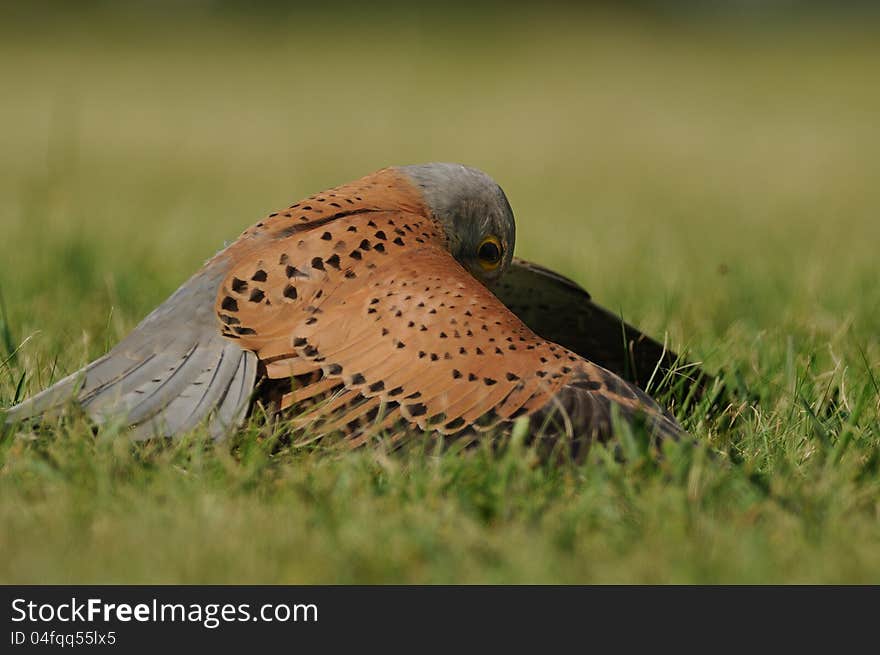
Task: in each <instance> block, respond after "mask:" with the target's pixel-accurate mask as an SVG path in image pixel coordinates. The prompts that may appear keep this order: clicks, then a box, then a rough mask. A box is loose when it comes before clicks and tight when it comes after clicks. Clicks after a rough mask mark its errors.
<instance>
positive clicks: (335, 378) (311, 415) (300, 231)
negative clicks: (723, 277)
mask: <svg viewBox="0 0 880 655" xmlns="http://www.w3.org/2000/svg"><path fill="white" fill-rule="evenodd" d="M514 240H515V225H514V217H513V212H512V210H511V208H510V205H509V203H508V201H507V198H506V197H505V195H504V192H503V191H502V190H501V188H500V187H499V186H498V184H497V183H496V182H495V181H494V180H493V179H492V178H491V177H489V176H488V175H487V174H485V173H483V172H482V171H479V170H476V169H474V168H469V167H466V166H462V165H459V164H446V163H432V164H423V165H414V166H401V167H391V168H385V169H382V170H380V171H378V172H376V173H373V174H371V175H368V176H366V177H364V178H362V179H360V180H357V181H355V182H351V183H349V184H345V185H343V186H339V187H336V188H333V189H330V190H327V191H324V192H322V193H319V194H316V195H313V196H311V197H309V198H307V199H305V200H302V201H300V202H297V203H295V204H293V205H290V206H289V207H287V208H285V209H283V210H280V211H278V212H273V213H271V214H269V215H268V216H267V217H266V218H264V219H263V220H261V221H260V222H258V223H256V224H255V225H253V226H252V227H250V228H248V229H247V230H246V231H245V232H244V233H242V235H241V236H240V237H239V238H238V239H237V240H236V241H235V242H234V243H232V244H231V245H230V246H228V247H227V248H225V249H224V250H222V251H221V252H219V253H218V254H217V255H216V256H214V257H213V258H212V259H210V260H209V261H208V262H207V263H206V264H205V265H204V266H203V267H202V268H201V270H199V271H198V272H197V273H196V274H195V275H194V276H193V277H192V278H190V279H189V280H188V281H187V282H186V283H185V284H183V286H181V287H180V288H179V289H178V290H177V291H176V292H175V293H174V294H173V295H172V296H171V297H170V298H169V299H168V300H167V301H166V302H165V303H163V304H162V305H160V306H159V307H158V308H157V309H155V310H154V311H153V312H152V313H151V314H149V315H148V316H147V317H146V318H145V319H144V320H143V321H142V322H141V323H140V324H139V325H138V326H137V327H136V328H135V329H134V331H133V332H131V334H129V335H128V336H127V337H126V338H125V339H123V340H122V341H121V342H120V343H119V344H118V345H117V346H116V347H114V348H113V349H112V350H110V351H109V352H108V353H107V354H106V355H104V356H103V357H101V358H100V359H98V360H96V361H94V362H92V363H91V364H89V365H87V366H86V367H85V368H83V369H82V370H80V371H78V372H76V373H74V374H72V375H70V376H68V377H66V378H64V379H63V380H61V381H59V382H58V383H56V384H55V385H54V386H52V387H50V388H49V389H47V390H45V391H43V392H42V393H40V394H38V395H36V396H34V397H33V398H31V399H29V400H26V401H25V402H23V403H21V404H20V405H17V406H15V407H13V408H11V409H10V410H8V411H7V416H6V419H5V420H6V422H7V423H12V422H15V423H19V422H22V421H24V420H27V419H39V418H45V417H48V416H51V415H55V414H58V413H59V412H60V411H61V410H62V409H63V408H64V407H65V405H67V404H68V403H70V402H75V403H78V404H79V405H80V406H81V407H82V408H83V410H84V411H85V412H86V413H87V414H88V415H89V416H90V417H91V419H92V420H93V421H94V422H95V423H97V424H99V425H100V424H102V423H106V422H108V421H124V422H125V424H127V425H128V426H130V436H131V438H132V439H135V440H142V439H147V438H151V437H157V436H158V437H162V436H164V437H173V436H175V435H178V434H180V433H183V432H186V431H188V430H191V429H193V428H195V427H196V426H198V425H200V424H206V425H207V426H208V428H209V430H210V432H211V434H212V435H213V436H214V437H215V438H221V437H223V436H224V435H226V434H228V433H229V432H230V431H231V430H233V429H235V428H236V427H237V426H239V425H241V423H242V422H243V421H244V420H245V418H246V416H247V414H248V412H249V410H250V409H251V408H252V407H253V406H254V404H255V403H262V405H263V406H264V407H266V408H268V409H269V410H270V411H271V412H284V414H282V415H283V416H286V417H289V428H290V430H291V431H293V432H302V433H308V434H309V435H311V436H317V437H320V436H322V435H329V434H334V433H337V434H338V433H341V434H343V435H344V436H345V437H346V438H347V439H349V440H350V443H351V444H352V445H357V444H360V443H363V442H364V441H366V440H367V439H369V438H370V437H371V435H376V434H383V433H384V434H392V435H396V436H395V438H397V437H400V436H402V435H404V434H413V433H417V432H429V433H435V434H436V433H439V434H441V435H445V436H448V437H459V436H462V435H469V436H471V437H472V438H473V437H475V436H477V437H478V436H479V435H481V434H483V433H493V432H497V431H499V430H502V431H503V430H505V429H509V428H510V427H511V425H512V424H513V422H515V421H516V420H517V419H519V418H520V417H527V418H528V421H529V424H530V426H531V430H533V431H536V432H537V431H542V433H546V432H552V433H556V434H558V435H564V436H565V437H567V438H568V439H569V440H570V442H571V443H572V444H589V443H590V442H592V441H594V440H597V439H607V438H609V437H610V436H611V435H612V434H613V431H614V425H615V422H616V421H617V420H622V421H630V422H632V421H637V422H641V423H642V424H643V425H645V426H647V429H648V430H649V431H650V432H651V433H652V435H654V437H656V438H663V437H672V438H677V437H679V436H680V435H682V434H683V432H682V429H681V428H680V427H679V425H678V424H677V423H676V421H675V420H674V418H672V416H671V415H670V414H669V413H668V412H667V411H665V410H664V409H662V408H661V407H659V406H658V404H657V403H656V402H655V401H654V400H653V399H651V398H650V397H649V396H648V395H647V394H646V393H645V392H644V391H643V390H642V389H641V388H639V387H638V386H637V385H636V384H635V383H634V382H639V376H642V384H643V383H644V378H646V377H647V376H649V375H651V373H652V372H654V371H655V369H658V368H659V369H661V370H667V369H670V368H671V367H672V365H673V363H674V362H675V361H676V357H675V355H674V353H668V352H666V351H665V350H664V349H663V348H662V347H661V346H660V345H659V344H657V342H655V341H653V340H651V339H649V338H647V337H645V336H644V335H642V334H641V333H639V332H638V331H637V330H636V329H635V328H633V327H632V326H629V325H627V324H625V323H623V322H622V321H621V320H620V319H619V318H618V317H616V316H614V315H613V314H611V313H609V312H607V311H605V310H603V309H602V308H600V307H598V306H597V305H594V304H593V303H592V301H591V300H590V298H589V295H588V294H586V292H584V291H583V290H582V289H580V287H578V286H577V285H576V284H575V283H573V282H571V281H570V280H567V279H565V278H562V277H561V276H558V275H556V274H555V273H553V272H551V271H549V270H547V269H543V268H541V267H539V266H536V265H534V264H530V263H528V262H525V261H522V260H517V259H514V257H513V250H514ZM518 314H519V315H518ZM551 339H556V341H559V342H560V343H556V342H555V341H553V340H551ZM625 344H626V347H625ZM609 369H610V370H609ZM621 376H626V377H628V378H629V379H630V380H632V381H633V382H630V381H627V380H625V379H623V377H621Z"/></svg>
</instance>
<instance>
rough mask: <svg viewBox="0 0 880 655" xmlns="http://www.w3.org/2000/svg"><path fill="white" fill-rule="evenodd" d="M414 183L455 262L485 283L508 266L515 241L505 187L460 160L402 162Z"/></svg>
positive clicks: (488, 283)
mask: <svg viewBox="0 0 880 655" xmlns="http://www.w3.org/2000/svg"><path fill="white" fill-rule="evenodd" d="M398 170H400V171H401V172H403V173H404V174H406V175H407V176H408V177H409V178H410V179H411V180H412V181H413V183H414V184H415V185H416V186H418V187H419V188H420V189H421V191H422V195H423V196H424V198H425V201H426V202H427V203H428V206H429V207H430V209H431V211H432V212H433V213H434V217H435V218H436V219H437V220H439V221H440V223H441V224H442V225H443V228H444V230H445V232H446V236H447V238H448V239H449V249H450V251H451V252H452V255H453V256H454V257H455V258H456V259H457V260H458V262H459V263H460V264H461V265H462V266H464V267H465V268H466V269H468V270H469V271H470V272H471V274H472V275H474V277H476V278H477V279H478V280H480V281H482V282H483V283H484V284H486V285H487V286H490V285H491V284H492V283H494V282H495V281H497V280H498V278H499V277H501V275H502V274H503V273H504V271H505V270H506V269H507V267H508V266H509V265H510V260H511V259H512V258H513V246H514V242H515V240H516V226H515V224H514V220H513V210H511V208H510V204H509V203H508V202H507V197H506V196H505V195H504V191H502V190H501V187H500V186H498V184H497V183H496V182H495V180H493V179H492V178H491V177H489V176H488V175H486V174H485V173H484V172H483V171H478V170H477V169H475V168H468V167H467V166H462V165H461V164H440V163H434V164H419V165H416V166H401V167H400V168H399V169H398Z"/></svg>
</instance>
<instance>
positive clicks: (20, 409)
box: [6, 254, 257, 439]
mask: <svg viewBox="0 0 880 655" xmlns="http://www.w3.org/2000/svg"><path fill="white" fill-rule="evenodd" d="M225 275H226V261H225V258H224V257H223V256H222V254H221V255H219V256H218V257H216V258H215V259H214V260H212V261H211V262H209V263H208V264H207V265H206V266H205V268H203V269H202V270H201V271H200V272H199V273H197V274H196V275H195V276H193V277H192V278H191V279H190V280H189V281H188V282H187V283H186V284H184V285H183V286H182V287H180V289H178V290H177V291H176V292H175V293H174V295H172V296H171V297H170V298H169V299H168V300H167V301H165V302H164V303H163V304H162V305H160V306H159V307H158V308H156V310H154V311H153V312H152V313H151V314H150V315H149V316H147V317H146V318H145V319H144V320H143V321H142V322H141V323H140V325H138V326H137V327H136V328H135V329H134V331H132V333H131V334H129V335H128V336H127V337H126V338H125V339H123V340H122V341H121V342H120V343H119V344H118V345H117V346H116V347H115V348H113V349H112V350H111V351H110V352H109V353H107V354H106V355H104V356H103V357H101V358H100V359H98V360H96V361H94V362H92V363H91V364H89V365H88V366H86V367H85V368H83V369H82V370H80V371H77V372H76V373H73V374H72V375H69V376H68V377H66V378H64V379H63V380H61V381H59V382H58V383H56V384H55V385H54V386H52V387H50V388H49V389H46V390H45V391H43V392H42V393H39V394H37V395H36V396H34V397H33V398H30V399H29V400H26V401H25V402H23V403H21V404H20V405H17V406H15V407H13V408H11V409H10V410H9V411H8V412H7V416H6V421H7V422H18V421H22V420H25V419H29V418H37V417H41V416H44V415H46V414H51V413H52V412H54V411H58V410H59V409H60V408H62V407H64V405H66V404H67V403H68V402H71V401H76V402H78V403H79V404H80V405H81V406H82V407H83V409H84V410H85V411H86V412H87V413H88V414H89V415H90V416H91V417H92V419H94V420H95V421H96V422H97V423H103V422H105V421H107V420H123V421H127V422H128V424H129V425H131V426H132V433H131V436H132V437H133V438H135V439H145V438H149V437H152V436H156V435H164V436H172V435H175V434H178V433H180V432H183V431H186V430H189V429H191V428H193V427H195V426H196V425H198V424H199V423H200V422H201V421H203V420H206V419H207V420H208V423H209V426H210V430H211V433H212V434H213V435H214V436H215V437H220V436H222V435H223V434H224V433H225V432H226V430H227V429H228V428H231V427H235V426H237V425H238V424H239V423H240V422H241V420H242V419H243V418H244V415H245V413H246V412H247V409H248V401H249V400H250V396H251V392H252V390H253V387H254V381H255V378H256V371H257V358H256V356H255V355H254V354H253V353H251V352H248V351H246V350H243V349H242V348H240V347H239V346H238V345H236V344H235V343H234V342H232V341H230V340H228V339H224V338H223V337H222V335H221V334H220V330H219V327H218V323H217V317H216V315H215V313H214V298H215V297H216V293H217V288H218V286H219V284H220V280H222V279H223V278H224V277H225Z"/></svg>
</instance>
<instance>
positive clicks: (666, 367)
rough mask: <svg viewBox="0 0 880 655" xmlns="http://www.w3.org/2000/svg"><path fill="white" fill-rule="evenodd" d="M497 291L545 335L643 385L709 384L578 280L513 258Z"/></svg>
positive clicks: (698, 390) (693, 386) (688, 386)
mask: <svg viewBox="0 0 880 655" xmlns="http://www.w3.org/2000/svg"><path fill="white" fill-rule="evenodd" d="M494 291H495V294H496V295H497V296H498V298H499V299H500V300H501V301H502V302H503V303H504V304H505V305H507V307H508V308H510V310H511V311H512V312H513V313H514V314H516V315H517V316H518V317H519V318H520V319H522V321H523V322H524V323H525V324H526V325H528V326H529V327H530V328H531V329H532V330H534V331H535V332H536V333H538V334H540V335H541V336H542V337H544V338H546V339H550V340H551V341H555V342H556V343H558V344H560V345H562V346H565V347H566V348H568V349H569V350H572V351H574V352H576V353H578V354H579V355H581V356H582V357H584V358H586V359H589V360H590V361H592V362H594V363H596V364H598V365H600V366H602V367H604V368H607V369H608V370H610V371H613V372H614V373H616V374H617V375H619V376H621V377H622V378H624V379H625V380H627V381H629V382H632V383H633V384H636V385H638V386H639V387H642V388H645V386H646V384H647V383H648V381H649V380H651V378H652V376H653V378H654V382H655V383H657V382H659V381H661V380H664V379H665V380H666V384H667V385H668V386H669V387H673V388H674V387H676V386H678V385H681V386H682V387H684V388H685V390H686V391H690V390H691V389H694V390H695V392H696V393H697V394H700V393H701V392H702V390H703V388H704V387H705V386H706V384H707V383H708V382H709V381H710V380H711V378H710V376H708V375H707V374H706V373H704V372H703V371H702V370H701V369H700V368H699V366H697V365H696V364H691V363H689V362H687V361H686V360H684V359H682V358H681V357H679V356H678V355H677V354H676V353H675V352H673V351H672V350H670V349H669V348H667V347H666V346H664V345H663V344H661V343H659V342H657V341H656V340H654V339H652V338H651V337H649V336H647V335H646V334H644V333H642V332H641V331H640V330H638V329H637V328H635V327H633V326H632V325H630V324H628V323H626V322H625V321H624V320H623V319H622V318H621V317H620V316H619V315H617V314H614V313H612V312H610V311H608V310H607V309H605V308H604V307H601V306H600V305H598V304H596V303H595V302H594V301H593V300H592V298H591V297H590V294H589V293H587V291H586V290H585V289H583V287H581V286H580V285H578V284H577V283H576V282H573V281H572V280H569V279H568V278H566V277H563V276H562V275H559V274H558V273H556V272H554V271H551V270H549V269H547V268H544V267H543V266H539V265H538V264H534V263H532V262H529V261H526V260H524V259H518V258H515V259H514V260H513V262H512V264H511V266H510V268H509V269H508V270H507V271H506V272H505V274H504V276H503V278H502V279H501V281H500V283H499V285H498V287H497V288H496V289H495V290H494ZM655 372H656V373H655Z"/></svg>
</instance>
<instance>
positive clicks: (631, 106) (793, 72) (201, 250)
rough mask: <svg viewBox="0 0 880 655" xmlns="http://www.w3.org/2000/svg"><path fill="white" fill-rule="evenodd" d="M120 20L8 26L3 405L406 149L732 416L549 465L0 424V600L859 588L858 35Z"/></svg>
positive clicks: (875, 61) (864, 273)
mask: <svg viewBox="0 0 880 655" xmlns="http://www.w3.org/2000/svg"><path fill="white" fill-rule="evenodd" d="M131 12H132V13H128V14H124V13H120V14H118V15H115V16H109V17H108V16H106V15H104V14H100V13H99V14H84V15H81V16H67V17H65V18H64V20H61V19H60V18H59V19H56V20H25V19H24V18H22V19H21V20H20V22H19V23H9V22H5V23H2V24H3V25H4V26H3V27H0V31H2V34H0V79H2V80H3V85H4V100H3V102H2V103H0V228H2V232H0V235H2V236H0V295H2V302H0V407H5V406H6V405H8V404H10V403H12V401H13V400H14V399H15V398H16V397H21V396H22V395H26V394H30V393H34V392H36V391H38V390H39V389H41V388H42V387H44V386H45V385H46V384H48V383H49V382H50V381H51V380H52V379H57V378H59V377H60V376H61V375H62V374H66V373H68V372H70V371H72V370H75V369H76V368H78V367H79V366H81V365H82V364H84V363H86V362H87V361H89V360H91V359H93V358H95V357H96V356H98V355H100V354H101V353H103V352H105V351H106V350H107V348H108V347H109V346H110V345H112V344H113V343H115V342H116V341H117V340H118V339H120V338H121V337H122V336H123V335H124V334H125V333H126V332H127V331H128V330H130V329H131V328H132V327H133V326H134V325H135V324H136V323H137V322H138V321H139V319H140V318H142V317H143V316H144V315H145V314H146V313H147V312H148V311H149V310H150V309H151V308H152V307H154V306H155V305H156V304H158V303H159V302H161V301H162V300H163V299H164V298H165V297H167V296H168V295H169V294H170V293H171V292H172V291H173V290H174V289H175V288H176V287H177V285H178V284H179V283H180V282H182V281H183V280H184V279H185V278H186V277H188V275H189V274H191V273H192V272H193V271H194V270H195V269H196V268H197V267H198V266H199V265H200V264H201V263H202V262H203V261H204V260H205V259H207V258H208V257H209V256H211V255H212V254H213V253H214V252H215V251H216V250H217V249H219V248H220V247H222V245H223V243H224V241H228V240H231V239H233V238H235V236H236V235H237V234H238V233H239V232H240V231H241V230H243V229H244V228H245V227H247V226H248V225H250V224H251V223H252V222H254V221H255V220H256V219H257V218H258V217H260V216H261V215H263V214H264V213H266V212H267V211H270V210H271V209H273V208H277V207H279V206H283V205H285V203H286V204H290V203H291V202H293V201H295V200H297V199H299V198H300V197H302V196H305V195H308V194H310V193H312V192H315V191H318V190H320V189H322V188H325V187H328V186H331V185H335V184H338V183H341V182H344V181H347V180H350V179H353V178H356V177H359V176H360V175H363V174H365V173H367V172H370V171H372V170H375V169H377V168H380V167H382V166H385V165H389V164H396V163H414V162H421V161H432V160H453V161H462V162H465V163H468V164H471V165H475V166H478V167H481V168H483V169H485V170H487V171H488V172H490V173H491V174H492V175H493V176H495V177H496V179H498V180H499V182H500V183H501V184H502V186H504V188H505V190H506V191H507V193H508V196H509V197H510V200H511V203H512V204H513V206H514V210H515V212H516V214H517V220H518V244H517V253H518V254H519V255H521V256H524V257H527V258H530V259H533V260H536V261H539V262H541V263H543V264H545V265H548V266H551V267H552V268H555V269H557V270H559V271H560V272H561V273H564V274H566V275H569V276H571V277H573V278H574V279H576V280H578V281H579V282H581V283H582V284H584V285H585V286H586V287H587V288H588V289H589V290H590V291H591V293H592V294H593V296H594V297H595V298H596V299H598V300H599V301H600V302H602V303H604V304H605V305H607V306H608V307H610V308H612V309H614V310H618V311H621V312H623V314H624V315H625V316H626V317H627V319H628V320H630V321H632V322H634V323H636V324H637V325H639V326H641V327H642V328H644V329H645V330H646V331H648V332H649V333H652V334H654V335H655V336H659V337H663V336H664V335H666V336H667V337H668V339H669V342H670V344H671V345H672V346H673V347H675V348H678V349H683V350H686V351H687V352H688V353H689V354H690V356H691V357H693V358H696V359H698V360H700V361H703V362H705V364H706V366H707V368H709V369H712V370H720V369H723V370H724V371H726V372H727V374H728V375H729V380H730V381H732V382H733V381H736V380H738V381H739V382H740V383H742V384H744V385H746V386H747V387H748V389H749V390H750V391H751V392H752V393H753V394H754V396H755V401H754V402H750V403H744V402H743V403H741V404H737V405H735V406H731V407H729V408H727V410H726V411H725V413H724V416H723V417H722V419H723V420H709V419H707V418H705V416H703V415H702V414H696V415H691V416H688V415H682V416H680V417H679V418H680V420H681V421H682V422H683V423H684V424H685V426H686V427H687V428H688V429H689V430H690V431H691V433H692V434H693V435H694V436H695V437H696V438H698V439H699V440H700V441H702V442H703V443H705V444H706V446H707V448H705V449H697V450H692V449H687V448H679V447H677V446H670V447H669V448H668V450H667V452H665V456H664V457H663V458H662V459H661V460H660V461H656V460H655V459H652V458H650V457H646V456H644V455H642V454H639V453H636V454H634V455H633V456H632V457H630V458H629V459H628V460H627V462H625V463H621V462H616V461H614V459H613V458H612V457H611V456H610V454H609V451H607V450H605V449H603V448H595V449H594V450H593V451H592V454H591V456H590V458H589V461H587V462H586V463H584V464H583V465H573V464H571V465H563V466H556V467H551V466H547V465H542V464H540V463H539V462H537V461H536V460H535V457H534V454H533V453H531V452H530V451H528V449H525V448H523V447H522V446H521V445H517V444H516V443H514V444H509V445H508V446H507V447H505V448H502V449H501V451H500V452H497V453H493V452H491V450H490V449H489V448H478V449H476V450H473V451H468V452H465V453H455V452H442V453H441V452H439V451H437V450H436V448H435V447H434V445H432V444H424V445H417V446H413V447H412V448H410V449H408V450H406V451H405V452H400V453H387V452H385V449H384V448H383V446H382V444H377V445H376V446H375V447H371V448H367V449H362V450H360V451H357V452H353V453H341V452H340V451H339V449H338V448H335V447H333V446H331V445H326V444H325V445H319V446H316V447H311V448H300V449H292V448H289V447H277V446H278V445H277V443H276V442H275V440H274V439H272V438H268V439H266V438H258V428H257V427H256V426H253V427H250V428H248V429H245V430H243V431H242V433H241V434H240V435H239V436H238V437H236V438H235V439H234V440H233V441H232V442H228V443H223V444H220V445H211V444H206V443H205V442H204V440H203V437H202V436H201V435H198V434H196V435H191V436H190V437H188V438H186V439H184V440H183V441H181V442H180V443H178V444H175V445H173V446H158V445H147V446H132V445H131V444H130V443H128V442H127V441H126V440H125V439H124V438H117V437H116V435H115V434H114V432H113V430H107V431H106V432H105V433H103V434H101V435H99V436H98V437H97V438H95V437H93V436H92V435H91V432H90V431H89V430H88V429H87V428H86V427H85V425H84V423H83V422H82V421H81V420H79V419H76V418H75V417H74V418H71V419H70V420H68V421H66V422H65V423H64V424H63V425H61V426H59V427H57V428H54V429H47V430H43V431H41V432H39V433H36V434H21V433H17V434H5V435H3V436H0V526H2V528H0V582H8V583H12V582H17V583H25V582H28V583H49V582H55V583H64V582H81V583H84V582H95V583H98V582H111V583H136V582H141V583H152V582H156V583H158V582H164V583H177V582H180V583H220V582H229V583H237V582H242V583H243V582H251V583H257V582H262V583H299V582H313V583H316V582H336V583H354V582H367V583H379V582H431V583H441V582H649V583H650V582H656V583H663V582H753V583H754V582H873V583H877V582H880V387H878V384H880V337H878V334H880V318H878V317H880V285H878V283H877V276H878V267H877V261H878V260H877V244H878V243H880V185H878V184H877V179H878V175H880V129H878V125H877V116H878V115H880V89H878V87H877V85H876V73H877V70H878V65H880V42H878V41H877V39H876V38H875V32H873V31H872V29H871V28H872V26H873V24H872V23H870V21H868V20H863V21H861V23H859V22H856V21H852V22H840V21H830V20H828V21H810V20H801V21H791V20H782V21H776V22H774V23H773V24H772V25H770V26H767V25H764V26H763V27H761V28H759V27H758V26H756V25H751V24H742V23H739V22H738V23H736V24H735V25H734V27H730V26H727V27H725V25H724V24H722V23H721V22H719V21H713V20H704V21H701V22H690V23H679V22H676V21H673V20H666V21H662V20H655V19H648V18H646V17H644V16H641V15H626V16H623V15H605V14H574V13H571V10H563V9H561V8H559V7H557V8H555V9H554V10H552V11H547V12H546V13H545V14H543V15H542V14H539V13H526V10H523V9H520V10H517V11H516V12H509V13H508V14H507V15H506V16H504V17H497V16H494V17H493V16H490V15H488V14H487V13H485V12H484V13H479V14H477V15H476V16H475V17H473V16H472V17H470V18H469V19H468V20H464V19H462V18H461V16H463V14H457V15H454V16H453V15H449V16H440V15H429V14H422V13H419V11H418V10H416V9H409V10H406V11H403V12H398V13H396V14H394V15H393V16H392V15H391V14H378V15H371V16H358V15H354V16H350V17H349V18H348V19H346V20H342V21H335V20H328V19H326V17H321V16H316V15H307V16H299V15H296V14H295V13H294V14H284V15H281V16H275V17H274V18H273V17H270V18H269V19H268V20H266V19H261V20H256V19H250V18H248V19H245V18H244V17H242V16H240V15H236V14H233V15H225V16H220V17H216V16H209V15H206V16H202V15H197V14H193V15H190V14H187V13H186V12H183V13H182V14H181V15H175V16H174V17H170V16H166V15H162V16H159V15H154V14H151V13H149V12H147V11H146V10H141V12H142V13H140V14H139V13H136V12H135V11H134V10H131ZM709 452H712V453H715V455H714V456H709V455H708V454H707V453H709Z"/></svg>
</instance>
